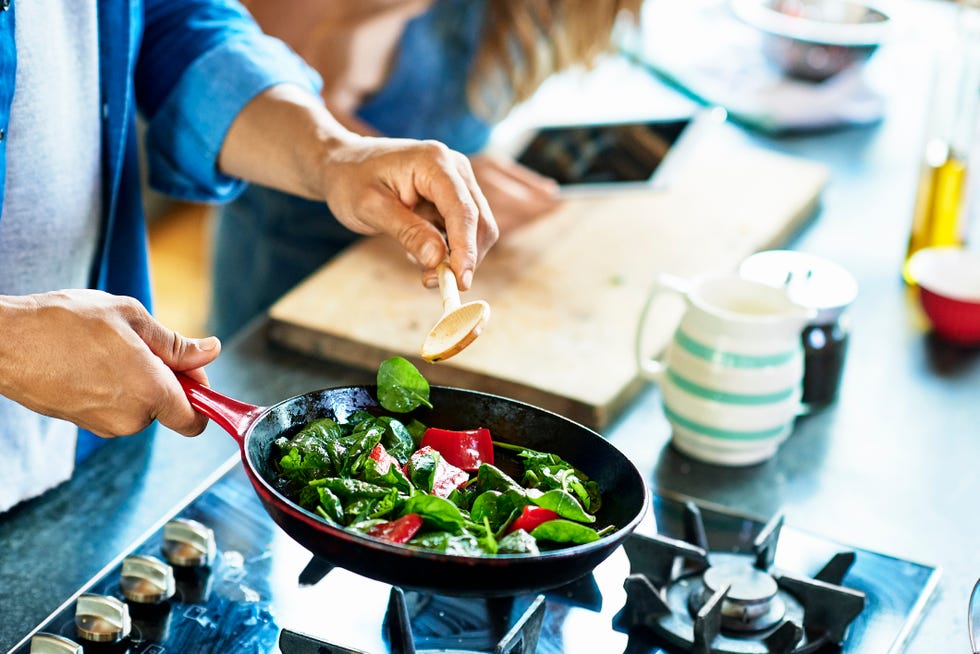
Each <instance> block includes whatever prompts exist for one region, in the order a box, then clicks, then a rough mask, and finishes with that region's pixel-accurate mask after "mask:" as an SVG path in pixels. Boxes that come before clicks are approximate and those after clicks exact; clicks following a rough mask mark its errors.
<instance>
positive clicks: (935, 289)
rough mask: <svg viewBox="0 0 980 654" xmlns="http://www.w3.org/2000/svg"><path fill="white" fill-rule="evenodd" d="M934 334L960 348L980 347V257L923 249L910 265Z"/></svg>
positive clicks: (943, 249) (960, 250)
mask: <svg viewBox="0 0 980 654" xmlns="http://www.w3.org/2000/svg"><path fill="white" fill-rule="evenodd" d="M907 271H908V273H909V277H911V278H912V279H913V280H915V283H916V284H917V285H918V287H919V302H920V303H921V304H922V309H923V311H925V314H926V316H927V317H928V318H929V322H930V323H932V328H933V331H934V332H935V333H936V334H937V335H939V336H940V337H942V338H943V339H945V340H947V341H950V342H952V343H956V344H958V345H970V346H973V345H980V253H977V252H973V251H970V250H967V249H964V248H960V247H935V248H924V249H922V250H919V251H918V252H916V253H915V254H914V255H913V256H912V258H911V259H909V262H908V268H907Z"/></svg>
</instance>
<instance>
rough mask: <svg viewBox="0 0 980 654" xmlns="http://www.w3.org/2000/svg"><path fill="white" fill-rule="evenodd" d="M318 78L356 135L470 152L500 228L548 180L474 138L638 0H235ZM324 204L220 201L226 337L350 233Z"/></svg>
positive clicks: (220, 313) (535, 204)
mask: <svg viewBox="0 0 980 654" xmlns="http://www.w3.org/2000/svg"><path fill="white" fill-rule="evenodd" d="M245 5H246V7H247V8H248V9H249V10H250V11H251V12H252V15H253V16H254V17H255V18H256V20H257V21H258V23H259V25H260V26H262V28H263V29H264V30H265V31H266V32H267V33H268V34H271V35H273V36H276V37H279V38H281V39H282V40H284V41H285V42H286V43H287V44H289V45H290V46H291V47H292V48H293V49H294V50H295V51H296V52H297V53H298V54H299V55H300V56H302V57H303V58H304V59H305V60H306V61H307V62H308V63H309V64H310V65H312V66H313V67H314V68H315V69H316V70H317V71H318V72H319V73H320V75H321V76H322V77H323V80H324V85H323V90H322V96H323V98H324V100H325V102H326V104H327V106H328V107H330V110H331V112H332V113H333V114H334V116H336V117H337V119H338V120H339V121H341V122H342V123H343V124H344V125H345V126H347V127H348V128H349V129H351V130H352V131H354V132H357V133H359V134H372V135H379V134H382V135H386V136H399V137H411V138H421V139H429V138H431V139H436V140H439V141H441V142H443V143H446V144H447V145H449V146H450V147H452V148H454V149H455V150H458V151H460V152H462V153H464V154H467V155H469V158H470V162H471V163H472V166H473V170H474V172H475V174H476V177H477V180H478V182H479V184H480V187H481V188H482V189H483V191H484V193H485V194H486V196H487V198H488V200H489V202H490V206H491V208H492V210H493V212H494V217H495V219H496V220H497V222H498V224H499V226H500V231H501V233H502V234H506V233H507V232H510V231H513V230H514V229H515V228H516V227H517V226H519V225H521V224H524V223H526V222H527V221H529V220H531V219H533V218H536V217H539V216H541V215H544V214H546V213H548V212H550V211H552V210H553V209H555V207H556V205H557V203H558V201H559V200H558V195H557V193H558V186H557V184H556V183H555V182H554V181H553V180H550V179H546V178H544V177H541V176H540V175H538V174H536V173H534V172H533V171H531V170H530V169H528V168H525V167H524V166H521V165H519V164H518V163H516V162H515V161H513V160H509V159H506V158H501V157H498V156H491V155H489V154H486V153H485V152H483V151H484V149H485V147H486V145H487V142H488V139H489V136H490V130H491V128H492V126H493V125H494V124H495V123H496V122H497V121H499V120H500V119H501V118H503V117H504V116H505V115H506V114H507V112H508V111H509V110H510V109H511V108H512V107H513V106H514V105H516V104H517V103H519V102H521V101H523V100H525V99H527V98H528V97H529V96H530V95H531V94H532V93H534V91H535V90H536V89H537V88H538V87H539V86H540V85H541V83H542V82H543V81H544V80H545V79H546V78H547V77H548V76H549V75H551V74H552V73H555V72H557V71H561V70H564V69H567V68H569V67H572V66H575V65H586V66H588V65H591V64H593V63H594V62H595V60H596V59H597V57H598V56H599V55H600V54H602V53H603V52H605V51H607V50H609V49H610V46H611V41H612V34H613V29H614V26H615V24H616V21H617V19H618V17H619V16H621V15H623V14H625V15H626V16H627V17H630V16H632V17H633V18H634V19H635V18H636V17H637V16H638V14H639V10H640V6H641V0H584V1H583V0H578V1H576V0H364V1H362V2H357V3H351V2H324V1H323V0H291V1H290V2H288V3H283V2H279V1H278V0H245ZM357 236H358V235H357V234H354V233H353V232H352V231H351V230H349V229H346V228H345V227H344V226H343V225H342V224H340V223H338V222H337V221H336V220H333V219H332V218H331V216H330V214H329V212H328V211H327V210H326V208H325V207H324V206H323V205H322V204H321V203H315V202H308V201H305V200H303V199H301V198H296V197H290V196H289V195H286V194H283V193H280V192H278V191H275V190H271V189H268V188H263V187H261V186H256V185H252V186H250V187H249V188H248V189H247V190H246V191H245V192H244V193H243V194H242V195H241V196H240V197H239V198H238V199H236V200H235V201H234V202H232V203H230V204H228V205H225V206H223V207H222V208H221V209H220V210H219V213H218V216H217V220H216V225H215V234H214V241H213V242H214V258H213V275H212V283H213V287H212V293H211V298H212V300H211V302H212V306H211V316H210V327H211V329H212V330H213V332H214V333H216V334H218V335H219V336H228V335H230V334H232V333H234V332H235V331H237V330H238V329H240V328H241V327H242V326H244V324H246V323H247V322H248V321H249V320H250V319H252V318H254V317H255V316H257V315H259V314H261V313H262V312H263V311H264V310H265V309H267V308H268V307H269V306H270V305H271V304H273V303H274V302H275V301H276V300H277V299H278V298H279V297H281V296H282V295H283V294H284V293H286V292H287V291H288V290H289V289H291V288H292V287H293V286H295V285H296V284H297V283H299V282H300V281H301V280H302V279H304V278H305V277H307V276H308V275H309V274H311V273H312V272H314V271H315V270H316V269H317V268H319V267H320V266H322V265H323V264H324V263H325V262H326V261H328V260H329V259H330V258H331V257H333V256H334V255H336V254H337V253H338V252H339V251H341V250H342V249H343V248H345V247H346V246H347V245H349V244H350V243H352V242H353V241H354V240H355V239H356V238H357Z"/></svg>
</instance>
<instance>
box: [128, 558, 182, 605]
mask: <svg viewBox="0 0 980 654" xmlns="http://www.w3.org/2000/svg"><path fill="white" fill-rule="evenodd" d="M119 585H120V587H121V588H122V593H123V596H125V597H126V599H127V600H129V601H130V602H136V603H137V604H156V603H158V602H162V601H163V600H167V599H170V598H171V597H173V596H174V589H175V588H176V585H175V583H174V569H173V568H171V567H170V566H169V565H167V564H166V563H164V562H163V561H161V560H160V559H158V558H156V557H153V556H127V557H126V558H125V559H123V562H122V574H121V575H120V579H119Z"/></svg>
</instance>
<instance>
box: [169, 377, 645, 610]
mask: <svg viewBox="0 0 980 654" xmlns="http://www.w3.org/2000/svg"><path fill="white" fill-rule="evenodd" d="M177 376H178V378H179V379H180V382H181V385H182V386H183V387H184V390H185V391H186V393H187V396H188V398H190V401H191V404H192V405H193V406H194V408H195V409H197V410H198V411H199V412H200V413H202V414H204V415H206V416H208V417H209V418H211V419H212V420H214V421H215V422H216V423H218V425H220V426H221V427H222V428H223V429H224V430H225V431H227V432H228V433H229V434H231V435H232V436H233V437H234V438H235V440H236V441H238V444H239V446H240V447H241V451H242V461H243V463H244V464H245V471H246V473H248V477H249V479H250V481H251V482H252V486H254V487H255V491H256V492H257V493H258V495H259V498H260V499H261V500H262V504H263V505H264V506H265V509H266V511H267V512H268V513H269V515H270V516H272V519H273V520H275V522H276V523H277V524H278V525H279V526H280V527H281V528H282V529H283V531H285V532H286V533H287V534H289V535H290V536H291V537H292V538H293V539H295V540H296V541H297V542H298V543H299V544H301V545H303V546H304V547H306V548H307V549H308V550H310V551H311V552H312V553H314V554H316V555H317V556H320V557H322V558H323V559H325V560H327V561H329V562H330V563H332V564H334V565H337V566H340V567H342V568H345V569H347V570H350V571H351V572H355V573H357V574H360V575H363V576H366V577H370V578H372V579H376V580H378V581H382V582H385V583H389V584H392V585H396V586H401V587H403V588H407V589H415V590H419V591H423V592H434V593H443V594H448V595H516V594H521V593H531V592H538V591H541V590H544V589H548V588H554V587H557V586H561V585H563V584H566V583H568V582H571V581H574V580H576V579H578V578H580V577H582V576H584V575H586V574H587V573H589V572H591V571H592V569H593V568H595V566H597V565H598V564H599V563H601V562H602V561H603V560H604V559H605V558H606V557H608V556H609V555H610V554H611V553H612V552H613V550H614V549H616V547H618V546H619V545H620V543H622V541H623V540H624V539H625V538H626V537H627V536H628V535H629V533H630V532H632V531H633V529H634V528H635V527H636V525H637V524H638V523H639V521H640V519H641V518H642V517H643V514H644V512H645V511H646V508H647V504H648V492H647V488H646V486H645V484H644V482H643V477H642V476H641V475H640V473H639V472H638V471H637V469H636V467H635V466H634V465H633V464H632V463H631V462H630V461H629V460H628V459H627V458H626V457H625V456H624V455H623V454H622V452H620V451H619V450H618V449H616V448H615V447H614V446H613V445H612V444H610V443H609V442H608V441H607V440H605V439H604V438H602V436H600V435H599V434H597V433H595V432H594V431H592V430H590V429H588V428H586V427H583V426H582V425H579V424H577V423H575V422H572V421H570V420H568V419H566V418H563V417H561V416H559V415H556V414H554V413H550V412H548V411H545V410H543V409H539V408H537V407H533V406H530V405H528V404H523V403H521V402H517V401H514V400H509V399H505V398H502V397H497V396H494V395H488V394H485V393H478V392H475V391H467V390H460V389H455V388H445V387H440V386H433V387H432V389H431V394H430V402H431V403H432V404H433V406H434V408H433V409H425V408H421V409H417V410H416V411H414V412H413V413H411V414H407V415H406V418H409V417H415V418H417V419H419V420H420V421H421V422H423V423H424V424H425V425H427V426H431V427H442V428H445V429H474V428H476V427H487V428H488V429H490V433H491V434H493V437H494V440H498V441H502V442H506V443H512V444H514V445H520V446H525V447H529V448H532V449H535V450H540V451H543V452H551V453H554V454H557V455H558V456H560V457H562V458H563V459H565V460H566V461H568V462H569V463H570V464H572V465H573V466H575V467H577V468H579V469H580V470H582V471H583V472H584V473H585V474H587V475H588V476H589V477H591V478H592V479H593V480H595V481H596V482H597V483H598V484H599V490H600V491H601V493H602V500H603V504H602V508H601V510H600V512H599V514H598V516H597V518H598V519H597V520H596V523H595V524H596V526H597V527H599V528H601V527H603V526H605V525H608V524H612V525H615V527H616V530H615V531H614V532H612V533H611V534H609V535H607V536H605V537H603V538H600V539H599V540H597V541H594V542H592V543H587V544H584V545H575V546H572V547H568V548H565V549H560V550H555V551H548V552H542V553H541V554H540V555H534V556H532V555H526V554H523V555H517V554H511V555H498V556H487V557H475V556H457V555H450V554H441V553H438V552H431V551H425V550H420V549H416V548H411V547H406V546H403V545H397V544H392V543H389V542H385V541H382V540H379V539H376V538H372V537H369V536H364V535H361V534H358V533H355V532H352V531H347V530H345V529H342V528H339V527H335V526H332V525H330V524H328V523H326V522H324V521H323V520H321V519H320V518H319V517H317V516H316V515H315V514H313V513H311V512H309V511H307V510H305V509H303V508H301V507H300V506H299V505H297V504H295V503H294V502H292V501H291V500H289V499H287V498H286V497H285V496H284V495H282V494H281V493H280V492H278V491H277V490H276V488H275V485H274V484H273V480H274V479H275V478H276V471H275V468H274V464H273V456H272V449H273V447H274V446H273V443H274V442H275V440H276V438H278V437H279V436H281V435H282V434H284V433H291V432H293V431H295V430H296V429H297V428H298V427H299V426H301V425H303V424H305V423H307V422H310V421H312V420H314V419H316V418H323V417H330V418H334V419H336V420H340V421H343V420H346V418H347V416H349V415H350V414H352V413H354V412H355V411H361V410H368V411H371V410H378V409H379V408H380V407H379V405H378V402H377V401H376V400H375V387H374V386H353V387H345V388H330V389H325V390H320V391H314V392H311V393H306V394H305V395H298V396H296V397H293V398H290V399H288V400H284V401H282V402H280V403H279V404H276V405H275V406H271V407H260V406H254V405H251V404H246V403H244V402H239V401H237V400H234V399H231V398H228V397H226V396H224V395H221V394H220V393H217V392H215V391H213V390H211V389H210V388H207V387H205V386H202V385H201V384H198V383H197V382H195V381H193V380H191V379H190V378H188V377H186V376H184V375H181V374H178V375H177Z"/></svg>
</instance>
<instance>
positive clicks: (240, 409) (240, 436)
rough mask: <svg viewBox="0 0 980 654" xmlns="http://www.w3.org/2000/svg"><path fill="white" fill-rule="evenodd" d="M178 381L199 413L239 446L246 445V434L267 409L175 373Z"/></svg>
mask: <svg viewBox="0 0 980 654" xmlns="http://www.w3.org/2000/svg"><path fill="white" fill-rule="evenodd" d="M174 374H176V375H177V381H179V382H180V385H181V386H182V387H183V388H184V392H185V393H186V394H187V399H188V400H190V402H191V406H192V407H194V409H196V410H197V412H198V413H200V414H202V415H205V416H207V417H208V418H210V419H211V420H214V421H215V422H216V423H218V425H219V426H220V427H221V428H222V429H224V430H225V431H226V432H228V433H229V434H231V435H232V436H233V437H234V438H235V440H236V441H238V445H239V446H243V445H244V443H245V434H246V433H247V432H248V429H249V427H251V426H252V423H254V422H255V421H256V420H258V418H259V416H260V415H262V414H263V413H265V410H266V408H265V407H261V406H256V405H254V404H248V403H246V402H239V401H238V400H233V399H232V398H230V397H227V396H225V395H222V394H221V393H218V392H217V391H213V390H211V389H210V388H208V387H207V386H205V385H204V384H202V383H200V382H197V381H194V380H193V379H191V378H190V377H188V376H187V375H185V374H183V373H180V372H178V373H174Z"/></svg>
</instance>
